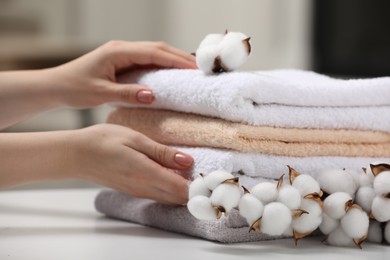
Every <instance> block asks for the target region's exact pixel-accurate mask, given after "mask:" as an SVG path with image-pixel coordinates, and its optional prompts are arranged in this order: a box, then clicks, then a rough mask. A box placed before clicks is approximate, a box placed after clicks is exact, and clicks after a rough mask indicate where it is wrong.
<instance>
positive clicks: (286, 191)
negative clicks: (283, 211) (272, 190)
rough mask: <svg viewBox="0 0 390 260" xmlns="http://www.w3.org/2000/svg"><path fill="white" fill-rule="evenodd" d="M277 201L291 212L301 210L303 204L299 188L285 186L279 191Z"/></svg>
mask: <svg viewBox="0 0 390 260" xmlns="http://www.w3.org/2000/svg"><path fill="white" fill-rule="evenodd" d="M276 201H279V202H281V203H283V204H284V205H286V206H287V207H288V208H289V209H290V210H293V209H297V208H299V206H300V205H301V202H302V197H301V194H300V192H299V190H298V189H297V188H295V187H293V186H291V185H283V186H282V187H281V188H280V189H279V192H278V195H277V198H276Z"/></svg>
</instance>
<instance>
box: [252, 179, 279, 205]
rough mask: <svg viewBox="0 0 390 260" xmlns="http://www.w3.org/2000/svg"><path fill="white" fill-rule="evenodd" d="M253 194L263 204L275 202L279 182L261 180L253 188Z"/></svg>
mask: <svg viewBox="0 0 390 260" xmlns="http://www.w3.org/2000/svg"><path fill="white" fill-rule="evenodd" d="M251 194H253V195H254V196H255V197H256V198H257V199H259V200H260V201H261V202H262V203H263V204H268V203H270V202H273V201H275V200H276V199H277V197H278V188H277V183H276V182H261V183H259V184H257V185H255V186H254V187H253V188H252V189H251Z"/></svg>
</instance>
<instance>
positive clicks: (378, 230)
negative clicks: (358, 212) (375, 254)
mask: <svg viewBox="0 0 390 260" xmlns="http://www.w3.org/2000/svg"><path fill="white" fill-rule="evenodd" d="M367 241H369V242H372V243H382V241H383V232H382V227H381V223H379V222H378V221H375V220H373V221H370V225H369V226H368V235H367Z"/></svg>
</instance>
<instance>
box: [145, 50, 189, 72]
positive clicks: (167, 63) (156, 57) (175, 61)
mask: <svg viewBox="0 0 390 260" xmlns="http://www.w3.org/2000/svg"><path fill="white" fill-rule="evenodd" d="M150 55H151V56H150V63H151V64H155V65H158V66H162V67H166V68H178V69H195V68H196V64H195V62H194V61H189V60H187V59H186V58H183V57H181V56H178V55H176V54H173V53H171V52H167V51H165V50H162V49H158V50H157V51H153V52H151V53H150Z"/></svg>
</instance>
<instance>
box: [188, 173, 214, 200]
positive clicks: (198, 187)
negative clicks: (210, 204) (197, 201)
mask: <svg viewBox="0 0 390 260" xmlns="http://www.w3.org/2000/svg"><path fill="white" fill-rule="evenodd" d="M197 195H203V196H206V197H210V195H211V191H210V190H209V188H207V187H206V184H205V183H204V180H203V178H202V177H198V178H196V179H195V180H193V181H192V182H191V184H190V187H189V189H188V197H189V199H192V198H193V197H195V196H197Z"/></svg>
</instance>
